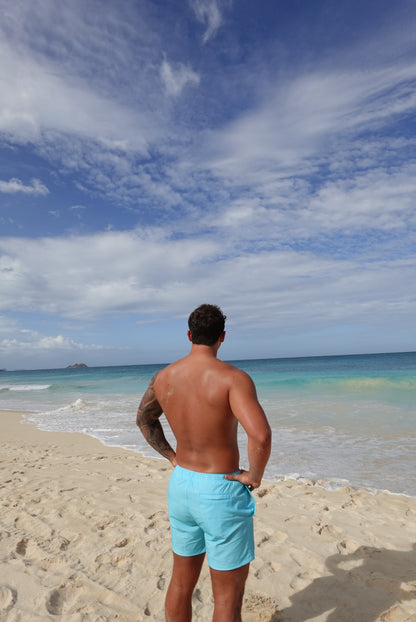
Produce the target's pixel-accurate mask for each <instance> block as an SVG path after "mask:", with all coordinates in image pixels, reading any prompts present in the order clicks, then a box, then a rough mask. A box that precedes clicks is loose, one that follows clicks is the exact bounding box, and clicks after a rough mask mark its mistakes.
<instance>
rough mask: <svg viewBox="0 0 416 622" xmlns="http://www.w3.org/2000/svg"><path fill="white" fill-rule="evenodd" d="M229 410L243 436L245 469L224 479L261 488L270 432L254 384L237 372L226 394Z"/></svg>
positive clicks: (268, 450) (240, 372) (270, 436)
mask: <svg viewBox="0 0 416 622" xmlns="http://www.w3.org/2000/svg"><path fill="white" fill-rule="evenodd" d="M229 401H230V407H231V410H232V412H233V414H234V416H235V417H236V418H237V419H238V421H239V422H240V423H241V425H242V426H243V428H244V430H245V432H246V434H247V439H248V443H247V453H248V462H249V470H248V471H242V473H239V474H237V475H231V476H227V479H236V480H238V481H240V482H241V483H242V484H246V485H247V486H249V487H250V488H258V487H259V486H260V485H261V480H262V477H263V473H264V469H265V468H266V464H267V462H268V460H269V457H270V452H271V444H272V432H271V429H270V426H269V423H268V421H267V418H266V415H265V414H264V410H263V408H262V407H261V405H260V403H259V401H258V399H257V393H256V387H255V386H254V382H253V381H252V379H251V378H250V376H248V375H247V374H246V373H245V372H242V371H240V370H239V372H238V373H236V375H235V377H234V378H233V382H232V386H231V388H230V393H229Z"/></svg>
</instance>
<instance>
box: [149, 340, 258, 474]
mask: <svg viewBox="0 0 416 622" xmlns="http://www.w3.org/2000/svg"><path fill="white" fill-rule="evenodd" d="M154 391H155V397H156V399H157V401H158V402H159V404H160V406H161V408H162V410H163V412H164V413H165V416H166V419H167V420H168V423H169V425H170V427H171V429H172V432H173V434H174V436H175V438H176V441H177V447H176V460H177V463H178V464H179V465H180V466H182V467H184V468H187V469H191V470H193V471H202V472H205V473H232V472H234V471H236V470H237V469H238V468H239V451H238V445H237V424H238V420H237V418H236V417H235V416H234V414H233V410H232V406H231V403H232V400H233V397H234V395H236V396H237V397H238V393H239V392H244V394H245V399H246V400H247V402H248V401H250V400H252V401H253V402H254V401H257V400H256V396H255V389H254V386H252V382H251V380H250V379H249V378H248V376H246V374H244V372H242V371H241V370H239V369H237V368H236V367H233V366H232V365H229V364H227V363H224V362H223V361H219V360H218V359H217V358H215V356H214V355H213V353H212V351H211V348H209V347H205V346H199V347H198V348H197V349H194V350H193V351H192V353H191V354H189V355H188V356H186V357H185V358H183V359H181V360H179V361H177V362H176V363H173V364H172V365H169V366H168V367H166V368H165V369H164V370H162V371H161V372H159V373H158V375H157V376H156V379H155V382H154ZM247 406H249V405H248V404H247ZM249 407H250V406H249ZM250 408H252V406H251V407H250ZM240 410H241V407H240V408H239V411H238V412H239V415H240V417H243V415H244V413H242V412H240ZM258 410H259V411H260V408H258ZM259 415H261V413H260V412H259Z"/></svg>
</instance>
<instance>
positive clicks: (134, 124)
mask: <svg viewBox="0 0 416 622" xmlns="http://www.w3.org/2000/svg"><path fill="white" fill-rule="evenodd" d="M0 56H1V57H2V62H1V64H0V83H1V84H2V88H1V89H0V131H1V132H3V133H4V134H5V135H6V136H8V137H9V139H10V140H12V141H16V142H19V143H27V142H35V143H37V142H48V140H51V139H53V140H56V139H57V138H58V136H57V134H63V135H71V134H72V135H74V136H76V137H83V138H84V139H87V140H90V141H93V142H96V143H97V144H99V143H100V141H101V145H102V146H103V145H107V146H108V145H110V146H113V145H114V148H119V145H120V141H121V140H122V141H124V143H123V144H125V145H126V147H127V148H130V149H135V150H137V151H139V152H141V153H145V152H146V150H147V144H148V141H149V139H150V138H151V137H152V129H151V127H152V124H150V123H149V122H148V121H149V120H148V119H147V120H145V119H144V117H143V115H142V114H141V113H140V111H137V110H134V109H130V108H127V107H126V106H123V105H122V104H120V103H118V102H117V101H115V100H114V99H109V98H107V97H104V96H102V95H100V94H98V93H96V92H94V90H92V89H91V88H90V87H89V85H88V84H87V83H85V82H83V80H82V79H80V78H77V79H76V78H74V77H73V76H72V77H71V76H65V75H63V74H62V73H61V74H60V75H59V74H57V72H56V71H55V68H54V66H53V64H51V62H50V61H47V60H46V59H43V60H42V62H40V61H39V60H36V59H32V58H30V57H29V56H28V55H26V53H24V54H18V53H17V52H16V51H14V50H12V49H11V48H10V47H9V46H8V45H7V44H6V43H5V42H2V43H1V44H0ZM51 93H53V97H51V95H50V94H51Z"/></svg>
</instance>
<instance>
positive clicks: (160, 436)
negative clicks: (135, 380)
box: [136, 373, 177, 466]
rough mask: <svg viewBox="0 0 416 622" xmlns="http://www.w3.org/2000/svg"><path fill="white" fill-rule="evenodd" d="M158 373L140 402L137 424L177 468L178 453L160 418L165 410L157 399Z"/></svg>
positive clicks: (150, 441)
mask: <svg viewBox="0 0 416 622" xmlns="http://www.w3.org/2000/svg"><path fill="white" fill-rule="evenodd" d="M156 377H157V373H156V374H155V375H154V376H153V378H152V379H151V381H150V384H149V386H148V387H147V390H146V392H145V394H144V395H143V397H142V400H141V402H140V406H139V409H138V411H137V419H136V424H137V425H138V427H139V428H140V431H141V433H142V434H143V436H144V437H145V439H146V441H147V442H148V443H149V445H151V446H152V447H153V449H155V450H156V451H158V452H159V453H160V454H161V455H162V456H163V457H164V458H167V459H168V460H169V461H170V462H171V464H172V466H176V464H177V463H176V453H175V451H174V449H173V448H172V447H171V446H170V444H169V443H168V441H167V440H166V437H165V434H164V432H163V428H162V426H161V424H160V421H159V418H160V416H161V415H162V413H163V410H162V408H161V406H160V404H159V402H158V401H157V399H156V395H155V390H154V384H155V380H156Z"/></svg>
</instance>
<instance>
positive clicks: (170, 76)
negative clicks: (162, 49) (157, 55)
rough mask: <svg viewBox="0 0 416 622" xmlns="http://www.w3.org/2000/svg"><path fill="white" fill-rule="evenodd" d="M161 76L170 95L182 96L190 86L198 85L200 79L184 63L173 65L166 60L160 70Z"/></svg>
mask: <svg viewBox="0 0 416 622" xmlns="http://www.w3.org/2000/svg"><path fill="white" fill-rule="evenodd" d="M160 76H161V78H162V81H163V84H164V86H165V89H166V92H167V94H168V95H173V96H177V95H180V93H181V92H182V90H183V89H184V88H185V86H186V85H188V84H194V85H198V84H199V81H200V77H199V75H198V74H197V73H195V71H193V70H192V69H191V68H190V67H188V66H186V65H184V64H183V63H177V64H176V65H172V64H171V63H169V62H168V61H167V60H166V59H164V60H163V62H162V65H161V68H160Z"/></svg>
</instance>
